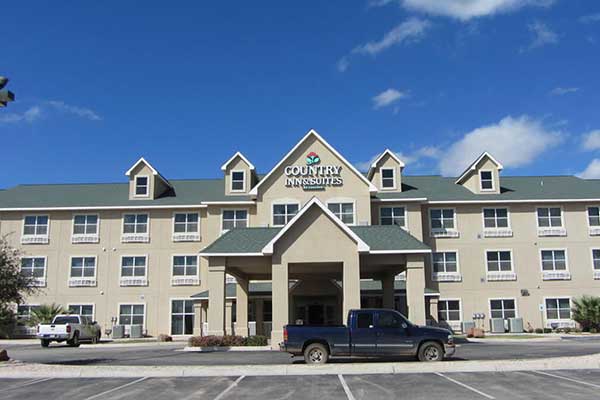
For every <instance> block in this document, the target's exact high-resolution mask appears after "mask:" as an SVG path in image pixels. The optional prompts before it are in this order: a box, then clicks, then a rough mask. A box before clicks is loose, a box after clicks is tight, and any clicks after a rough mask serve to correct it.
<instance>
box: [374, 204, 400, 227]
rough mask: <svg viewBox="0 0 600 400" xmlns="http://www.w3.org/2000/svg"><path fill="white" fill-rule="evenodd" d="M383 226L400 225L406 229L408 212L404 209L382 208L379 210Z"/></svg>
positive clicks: (380, 221)
mask: <svg viewBox="0 0 600 400" xmlns="http://www.w3.org/2000/svg"><path fill="white" fill-rule="evenodd" d="M379 223H380V224H381V225H398V226H402V227H406V211H405V209H404V207H381V208H380V209H379Z"/></svg>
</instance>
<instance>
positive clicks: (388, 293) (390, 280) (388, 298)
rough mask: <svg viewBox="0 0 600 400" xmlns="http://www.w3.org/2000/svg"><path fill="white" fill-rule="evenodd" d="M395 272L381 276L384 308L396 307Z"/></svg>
mask: <svg viewBox="0 0 600 400" xmlns="http://www.w3.org/2000/svg"><path fill="white" fill-rule="evenodd" d="M395 279H396V276H395V275H394V274H385V275H383V277H382V278H381V286H382V289H383V308H391V309H393V308H394V305H395V304H394V281H395Z"/></svg>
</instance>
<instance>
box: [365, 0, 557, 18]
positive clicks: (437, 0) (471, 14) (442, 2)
mask: <svg viewBox="0 0 600 400" xmlns="http://www.w3.org/2000/svg"><path fill="white" fill-rule="evenodd" d="M392 2H395V3H398V4H400V5H401V6H402V7H404V8H406V9H408V10H412V11H419V12H423V13H427V14H432V15H440V16H444V17H450V18H456V19H459V20H461V21H467V20H469V19H472V18H478V17H485V16H489V15H494V14H499V13H506V12H509V11H515V10H518V9H520V8H523V7H526V6H538V7H548V6H551V5H552V4H554V2H555V0H395V1H392V0H371V1H370V2H369V5H370V6H372V7H377V6H385V5H387V4H390V3H392Z"/></svg>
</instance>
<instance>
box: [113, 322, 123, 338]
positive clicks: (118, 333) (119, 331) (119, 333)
mask: <svg viewBox="0 0 600 400" xmlns="http://www.w3.org/2000/svg"><path fill="white" fill-rule="evenodd" d="M111 337H112V338H113V339H123V338H124V337H125V326H123V325H113V327H112V334H111Z"/></svg>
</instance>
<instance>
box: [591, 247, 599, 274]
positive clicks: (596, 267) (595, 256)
mask: <svg viewBox="0 0 600 400" xmlns="http://www.w3.org/2000/svg"><path fill="white" fill-rule="evenodd" d="M592 269H593V270H594V279H600V249H592Z"/></svg>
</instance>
